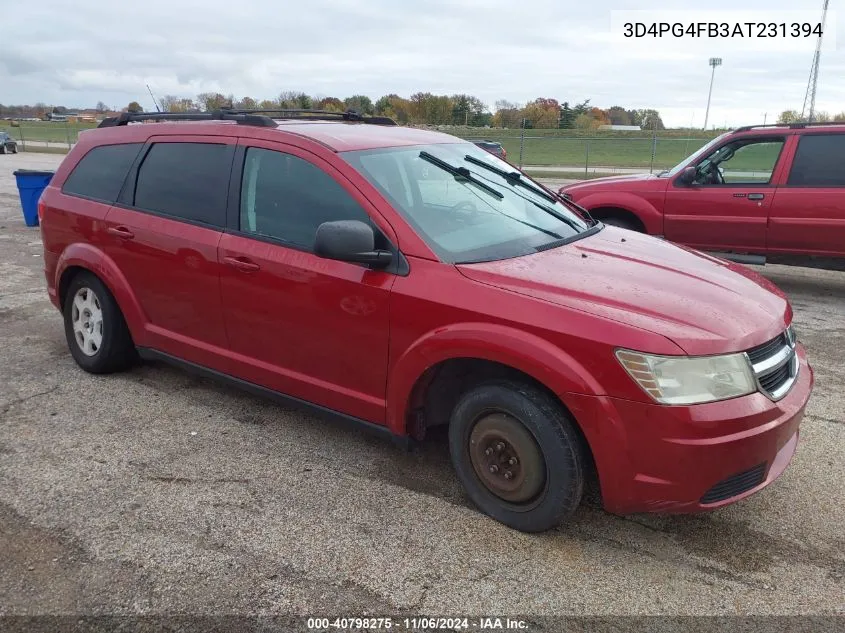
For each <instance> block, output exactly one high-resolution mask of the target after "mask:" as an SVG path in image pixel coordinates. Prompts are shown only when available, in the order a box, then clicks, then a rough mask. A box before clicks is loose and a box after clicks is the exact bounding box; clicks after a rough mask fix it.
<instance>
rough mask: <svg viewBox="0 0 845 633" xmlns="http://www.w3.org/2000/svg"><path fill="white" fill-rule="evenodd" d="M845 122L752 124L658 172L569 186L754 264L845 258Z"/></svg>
mask: <svg viewBox="0 0 845 633" xmlns="http://www.w3.org/2000/svg"><path fill="white" fill-rule="evenodd" d="M843 187H845V124H842V123H839V124H824V123H817V124H807V123H796V124H793V125H788V126H786V125H768V126H762V125H760V126H751V127H744V128H740V129H738V130H735V131H734V132H730V133H728V134H724V135H722V136H719V137H718V138H716V139H713V140H712V141H711V142H710V143H708V144H707V145H705V146H704V147H702V148H701V149H700V150H699V151H698V152H696V153H695V154H693V155H692V156H690V157H689V158H687V159H686V160H684V161H683V162H682V163H680V164H679V165H678V166H676V167H674V168H673V169H670V170H668V171H664V172H662V173H660V174H657V175H649V174H646V175H634V176H619V177H611V178H599V179H597V180H591V181H588V182H582V183H578V184H574V185H568V186H565V187H562V188H561V189H560V193H561V194H562V195H564V196H565V197H567V198H569V199H571V200H573V201H575V202H577V203H578V204H579V205H581V206H582V207H585V208H587V209H589V210H590V212H591V213H592V214H593V215H594V216H595V217H597V218H599V219H601V220H602V221H603V222H604V223H606V224H614V225H616V226H621V227H624V228H628V229H633V230H636V231H642V232H645V233H649V234H652V235H660V236H664V237H665V238H666V239H668V240H672V241H673V242H679V243H681V244H686V245H688V246H692V247H694V248H698V249H701V250H705V251H712V252H718V253H719V254H720V255H721V256H722V257H724V258H725V259H731V260H734V261H740V262H744V263H751V264H764V263H766V262H767V261H769V262H772V263H787V264H801V265H823V266H826V267H827V266H830V267H836V268H839V267H841V266H842V265H843V264H845V260H843V259H840V258H845V189H843Z"/></svg>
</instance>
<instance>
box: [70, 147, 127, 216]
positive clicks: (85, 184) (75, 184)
mask: <svg viewBox="0 0 845 633" xmlns="http://www.w3.org/2000/svg"><path fill="white" fill-rule="evenodd" d="M142 147H143V143H122V144H120V145H101V146H100V147H95V148H93V149H92V150H91V151H89V152H88V153H87V154H85V156H83V157H82V159H81V160H80V161H79V162H78V163H77V164H76V167H74V168H73V171H71V172H70V175H69V176H68V177H67V179H66V180H65V184H64V185H63V186H62V192H63V193H66V194H68V195H71V196H80V197H83V198H91V199H92V200H99V201H101V202H107V203H109V204H112V203H113V202H114V201H115V200H117V196H118V194H119V193H120V189H121V187H122V186H123V181H124V180H125V179H126V174H127V173H129V168H130V167H131V166H132V162H133V161H134V160H135V158H136V157H137V156H138V152H140V151H141V148H142Z"/></svg>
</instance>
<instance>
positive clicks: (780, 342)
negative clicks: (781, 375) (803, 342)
mask: <svg viewBox="0 0 845 633" xmlns="http://www.w3.org/2000/svg"><path fill="white" fill-rule="evenodd" d="M784 345H786V341H784V335H783V334H780V335H778V336H777V337H775V338H773V339H772V340H771V341H769V342H768V343H763V344H762V345H758V346H757V347H753V348H751V349H750V350H748V351H747V352H746V354H748V358H749V359H751V362H752V364H753V363H759V362H760V361H761V360H764V359H766V358H768V357H769V356H771V355H772V354H774V353H775V352H777V351H778V350H779V349H780V348H781V347H783V346H784Z"/></svg>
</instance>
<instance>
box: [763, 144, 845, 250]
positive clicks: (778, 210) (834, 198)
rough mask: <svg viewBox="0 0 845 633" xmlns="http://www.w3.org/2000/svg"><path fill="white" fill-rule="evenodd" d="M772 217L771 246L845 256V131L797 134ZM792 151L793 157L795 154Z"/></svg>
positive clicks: (773, 205)
mask: <svg viewBox="0 0 845 633" xmlns="http://www.w3.org/2000/svg"><path fill="white" fill-rule="evenodd" d="M793 141H794V143H793V145H794V147H793V148H790V149H791V150H792V151H790V152H789V153H790V158H791V160H790V164H791V169H790V170H789V175H788V177H787V178H786V179H785V183H784V185H782V186H780V187H778V190H777V195H776V196H775V199H774V203H773V204H772V209H771V213H770V218H769V244H768V246H769V249H768V250H769V252H770V253H773V254H774V253H780V254H789V253H794V254H802V255H822V256H825V255H827V256H845V133H842V132H838V133H837V132H830V131H825V130H823V129H820V130H813V131H809V130H808V131H806V132H805V133H804V134H802V135H800V136H794V137H793ZM792 155H794V158H792Z"/></svg>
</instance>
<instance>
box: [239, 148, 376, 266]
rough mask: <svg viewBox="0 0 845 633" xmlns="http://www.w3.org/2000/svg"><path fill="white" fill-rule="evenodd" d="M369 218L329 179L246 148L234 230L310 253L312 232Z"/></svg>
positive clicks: (292, 159) (278, 155)
mask: <svg viewBox="0 0 845 633" xmlns="http://www.w3.org/2000/svg"><path fill="white" fill-rule="evenodd" d="M335 220H361V221H362V222H368V223H369V216H368V215H367V213H366V211H364V210H363V209H362V208H361V206H360V205H359V204H358V203H357V202H356V201H355V200H354V199H353V198H352V197H351V196H350V195H349V194H348V193H347V192H346V191H345V190H344V189H343V187H341V186H340V185H339V184H338V183H337V182H336V181H335V180H334V178H332V177H331V176H329V175H328V174H327V173H326V172H324V171H323V170H322V169H320V168H319V167H317V166H315V165H312V164H311V163H309V162H307V161H305V160H302V159H301V158H297V157H296V156H291V155H290V154H283V153H282V152H274V151H271V150H266V149H261V148H257V147H250V148H249V149H248V150H247V152H246V159H245V163H244V172H243V182H242V184H241V213H240V229H241V231H244V232H246V233H256V234H258V235H265V236H267V237H272V238H275V239H278V240H282V241H284V242H289V243H291V244H294V245H296V246H300V247H304V248H308V249H312V248H313V247H314V237H315V235H316V234H317V227H318V226H320V224H322V223H323V222H333V221H335Z"/></svg>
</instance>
